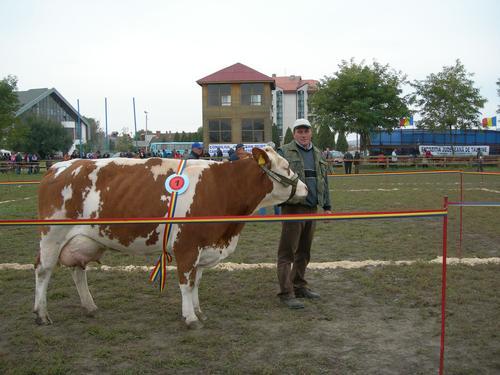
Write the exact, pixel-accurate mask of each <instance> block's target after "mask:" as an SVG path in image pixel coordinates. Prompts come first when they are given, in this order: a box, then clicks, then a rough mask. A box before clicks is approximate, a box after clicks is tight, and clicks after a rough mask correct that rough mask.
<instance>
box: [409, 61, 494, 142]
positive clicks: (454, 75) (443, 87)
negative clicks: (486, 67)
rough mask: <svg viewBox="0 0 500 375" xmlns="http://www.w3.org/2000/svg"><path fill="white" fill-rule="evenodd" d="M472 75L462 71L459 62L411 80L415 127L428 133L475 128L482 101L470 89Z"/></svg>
mask: <svg viewBox="0 0 500 375" xmlns="http://www.w3.org/2000/svg"><path fill="white" fill-rule="evenodd" d="M472 76H473V74H472V73H468V72H467V71H466V70H465V67H464V65H463V64H462V63H461V62H460V60H456V62H455V65H454V66H445V67H443V70H442V71H441V72H439V73H436V74H434V73H433V74H430V75H429V76H427V78H426V79H424V80H422V81H415V82H414V83H413V87H414V88H415V97H414V100H415V103H416V105H417V106H418V108H419V112H420V115H421V118H422V119H421V120H420V121H419V122H418V123H417V126H418V127H421V128H424V129H430V130H441V131H443V130H444V131H446V130H449V131H450V133H451V130H452V127H456V128H458V129H461V130H465V129H469V128H472V127H476V126H478V125H479V124H480V123H479V118H480V111H479V109H480V108H483V106H484V103H485V102H486V99H485V98H483V97H482V96H481V95H480V92H479V89H478V88H475V87H474V81H473V80H472Z"/></svg>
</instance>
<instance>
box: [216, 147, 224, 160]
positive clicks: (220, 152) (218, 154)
mask: <svg viewBox="0 0 500 375" xmlns="http://www.w3.org/2000/svg"><path fill="white" fill-rule="evenodd" d="M222 155H223V154H222V150H221V149H220V147H217V152H216V154H215V156H217V157H218V158H221V157H222Z"/></svg>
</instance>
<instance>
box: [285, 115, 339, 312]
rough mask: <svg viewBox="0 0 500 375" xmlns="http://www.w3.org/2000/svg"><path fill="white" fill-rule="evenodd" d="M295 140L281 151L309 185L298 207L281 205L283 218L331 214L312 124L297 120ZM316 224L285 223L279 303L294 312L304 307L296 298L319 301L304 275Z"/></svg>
mask: <svg viewBox="0 0 500 375" xmlns="http://www.w3.org/2000/svg"><path fill="white" fill-rule="evenodd" d="M292 132H293V138H294V140H293V141H292V142H290V143H288V144H286V145H284V146H283V147H281V149H279V150H278V152H279V153H280V154H281V155H282V156H283V157H284V158H285V159H287V160H288V162H289V163H290V168H291V169H292V170H293V171H294V172H296V173H297V174H298V175H299V178H300V180H301V181H302V182H304V183H305V184H306V185H307V189H308V191H309V192H308V195H307V197H306V199H305V200H304V201H302V202H301V203H299V204H287V203H284V204H283V205H282V214H283V215H288V214H312V213H315V212H317V210H318V206H320V207H322V208H323V210H324V211H325V213H327V214H329V213H331V206H330V191H329V189H328V177H327V171H328V164H327V162H326V161H325V160H324V159H323V158H322V157H321V151H320V150H319V149H318V148H317V147H315V146H314V145H313V144H312V129H311V124H310V123H309V121H307V120H306V119H297V120H296V121H295V123H294V124H293V126H292ZM315 227H316V222H314V221H300V222H283V224H282V229H281V239H280V243H279V247H278V264H277V269H278V280H279V284H280V293H279V294H278V295H279V297H280V300H281V301H282V302H283V303H284V304H285V305H286V306H288V307H289V308H291V309H301V308H303V307H304V304H303V303H302V302H301V301H299V300H298V299H297V298H309V299H315V298H320V295H319V293H316V292H313V291H312V290H310V289H309V288H308V287H307V281H306V280H305V272H306V268H307V265H308V264H309V260H310V258H311V244H312V240H313V236H314V229H315Z"/></svg>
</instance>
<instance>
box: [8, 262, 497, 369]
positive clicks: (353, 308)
mask: <svg viewBox="0 0 500 375" xmlns="http://www.w3.org/2000/svg"><path fill="white" fill-rule="evenodd" d="M309 277H310V280H311V283H312V284H313V285H315V286H316V288H317V289H318V290H319V291H321V293H322V296H323V298H322V299H321V300H320V301H315V302H308V301H306V309H304V310H303V311H291V310H288V309H286V308H283V307H281V306H280V305H279V303H278V300H277V298H276V297H275V293H276V292H277V287H276V281H275V273H274V271H272V270H256V271H240V272H216V271H208V272H206V275H205V277H204V280H203V282H202V289H201V293H200V298H201V302H202V306H203V307H204V310H205V312H206V314H207V315H208V316H209V320H208V321H207V322H206V325H205V328H204V329H202V330H200V331H196V332H191V331H186V330H185V328H184V327H183V323H181V322H180V319H179V309H180V296H179V292H178V288H177V286H176V285H175V283H174V282H173V281H172V280H173V274H172V273H171V274H169V282H170V284H169V285H168V286H167V290H166V292H165V293H163V295H162V296H161V297H160V296H159V295H158V292H157V290H155V289H154V288H152V287H150V286H149V285H148V284H147V282H145V278H146V275H145V274H144V273H130V274H124V273H118V272H110V273H104V272H91V273H90V274H89V279H90V283H91V289H92V290H93V292H94V297H95V299H96V302H97V303H98V305H99V306H100V308H101V310H100V311H99V313H98V314H97V316H96V317H95V318H88V317H86V316H84V315H83V313H82V311H81V310H80V308H79V306H78V305H79V301H78V297H77V293H76V291H75V290H74V286H73V285H72V282H71V277H70V275H69V272H68V270H63V269H61V270H58V272H56V273H55V275H54V279H53V280H52V283H51V284H52V285H51V288H50V292H49V301H50V309H51V311H52V318H53V319H54V325H53V326H50V327H38V326H36V325H34V324H33V322H32V316H31V313H30V309H31V305H32V295H33V277H32V273H31V272H27V271H3V272H1V273H0V285H1V287H2V290H3V291H5V293H2V295H1V297H0V303H2V306H4V308H3V309H2V312H1V320H0V328H1V329H2V336H1V338H0V371H1V372H2V373H7V374H11V373H12V374H14V373H20V374H21V373H23V374H24V373H30V372H32V373H58V372H60V373H66V372H73V373H75V372H76V373H110V374H118V373H124V372H125V373H158V372H167V373H170V372H176V373H177V372H182V373H193V372H195V373H199V372H204V373H225V372H229V373H234V372H237V373H271V374H273V373H276V374H278V373H302V372H303V373H353V374H366V373H397V374H402V373H412V374H413V373H420V374H427V373H435V372H436V369H437V366H438V362H439V361H438V358H439V332H440V266H438V265H427V264H418V265H415V266H403V267H398V266H389V267H383V268H382V267H376V268H373V267H372V268H367V269H360V270H335V271H333V270H330V271H328V270H325V271H311V272H310V273H309ZM497 284H498V266H493V265H491V266H477V267H464V266H453V267H450V269H449V278H448V286H449V287H448V308H447V313H448V317H447V349H446V369H447V372H448V373H494V372H495V371H496V370H498V368H499V366H500V356H498V354H499V350H500V341H499V340H498V332H500V329H499V328H500V326H499V322H500V320H499V319H498V318H499V312H498V305H499V303H500V295H499V293H498V288H497V286H498V285H497ZM61 293H63V294H65V295H68V297H66V298H63V299H61V298H54V296H55V295H56V294H57V295H61Z"/></svg>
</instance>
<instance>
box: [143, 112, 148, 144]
mask: <svg viewBox="0 0 500 375" xmlns="http://www.w3.org/2000/svg"><path fill="white" fill-rule="evenodd" d="M144 113H145V114H146V134H145V135H144V141H145V142H146V152H148V111H144Z"/></svg>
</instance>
